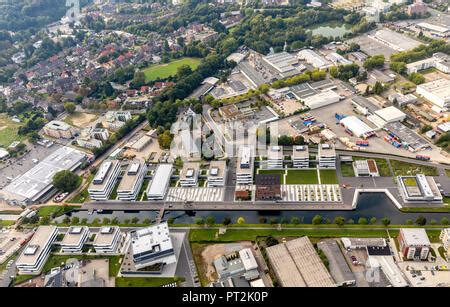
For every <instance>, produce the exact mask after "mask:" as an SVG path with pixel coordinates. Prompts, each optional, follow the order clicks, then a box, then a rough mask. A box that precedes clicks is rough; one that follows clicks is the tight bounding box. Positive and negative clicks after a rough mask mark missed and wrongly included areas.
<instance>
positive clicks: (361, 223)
mask: <svg viewBox="0 0 450 307" xmlns="http://www.w3.org/2000/svg"><path fill="white" fill-rule="evenodd" d="M358 224H359V225H367V219H366V218H365V217H360V218H359V220H358Z"/></svg>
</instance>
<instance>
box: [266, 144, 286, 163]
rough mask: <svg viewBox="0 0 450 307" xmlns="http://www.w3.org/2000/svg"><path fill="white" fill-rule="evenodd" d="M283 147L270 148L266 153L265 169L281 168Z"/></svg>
mask: <svg viewBox="0 0 450 307" xmlns="http://www.w3.org/2000/svg"><path fill="white" fill-rule="evenodd" d="M283 160H284V156H283V147H282V146H271V147H270V148H269V149H268V151H267V168H268V169H280V168H283Z"/></svg>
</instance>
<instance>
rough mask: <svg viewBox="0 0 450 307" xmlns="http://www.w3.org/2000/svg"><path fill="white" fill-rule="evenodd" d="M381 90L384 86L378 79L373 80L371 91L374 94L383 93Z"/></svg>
mask: <svg viewBox="0 0 450 307" xmlns="http://www.w3.org/2000/svg"><path fill="white" fill-rule="evenodd" d="M383 91H384V88H383V85H382V84H381V83H380V81H377V82H375V85H374V86H373V93H374V94H376V95H380V94H381V93H383Z"/></svg>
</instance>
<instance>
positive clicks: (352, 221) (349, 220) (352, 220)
mask: <svg viewBox="0 0 450 307" xmlns="http://www.w3.org/2000/svg"><path fill="white" fill-rule="evenodd" d="M347 224H349V225H353V224H355V220H354V219H351V218H350V219H348V220H347Z"/></svg>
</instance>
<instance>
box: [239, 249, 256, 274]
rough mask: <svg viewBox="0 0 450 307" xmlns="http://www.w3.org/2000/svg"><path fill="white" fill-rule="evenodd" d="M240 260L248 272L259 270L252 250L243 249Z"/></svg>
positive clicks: (240, 252)
mask: <svg viewBox="0 0 450 307" xmlns="http://www.w3.org/2000/svg"><path fill="white" fill-rule="evenodd" d="M239 258H240V259H241V261H242V264H243V265H244V268H245V271H246V272H249V271H253V270H257V269H258V263H257V262H256V259H255V256H254V255H253V252H252V250H251V249H250V248H244V249H241V250H240V251H239Z"/></svg>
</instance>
